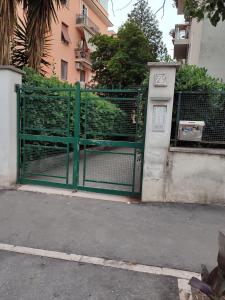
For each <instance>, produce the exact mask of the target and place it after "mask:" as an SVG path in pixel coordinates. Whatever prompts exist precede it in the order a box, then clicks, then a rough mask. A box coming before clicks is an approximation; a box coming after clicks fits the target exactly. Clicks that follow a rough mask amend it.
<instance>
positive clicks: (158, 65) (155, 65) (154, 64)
mask: <svg viewBox="0 0 225 300" xmlns="http://www.w3.org/2000/svg"><path fill="white" fill-rule="evenodd" d="M180 66H181V63H177V62H176V63H175V62H172V63H168V62H149V63H148V67H150V68H168V67H169V68H170V67H173V68H174V67H175V68H176V69H179V68H180Z"/></svg>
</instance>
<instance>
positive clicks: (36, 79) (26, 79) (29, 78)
mask: <svg viewBox="0 0 225 300" xmlns="http://www.w3.org/2000/svg"><path fill="white" fill-rule="evenodd" d="M23 71H24V72H25V73H26V74H25V75H24V76H23V84H24V85H27V86H34V87H46V88H67V87H68V88H72V87H73V85H72V84H70V83H68V82H66V81H65V82H63V81H61V80H59V79H58V78H57V77H54V76H52V77H50V78H47V77H44V76H42V75H41V74H39V73H37V72H35V71H34V70H33V69H31V68H28V67H25V68H23Z"/></svg>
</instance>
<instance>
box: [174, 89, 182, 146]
mask: <svg viewBox="0 0 225 300" xmlns="http://www.w3.org/2000/svg"><path fill="white" fill-rule="evenodd" d="M181 96H182V92H179V96H178V105H177V117H176V131H175V143H174V144H175V147H176V146H177V136H178V130H179V122H180V108H181Z"/></svg>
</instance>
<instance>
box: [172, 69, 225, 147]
mask: <svg viewBox="0 0 225 300" xmlns="http://www.w3.org/2000/svg"><path fill="white" fill-rule="evenodd" d="M175 90H176V91H177V92H178V91H181V92H186V94H183V95H181V97H182V101H181V110H180V118H181V119H182V120H192V121H195V120H204V121H205V124H206V126H205V128H204V132H203V141H204V142H207V141H208V142H221V141H224V140H225V125H224V121H223V119H224V112H225V95H224V91H225V84H224V83H223V82H222V81H220V80H219V79H217V78H214V77H212V76H210V75H209V74H208V73H207V70H206V69H205V68H200V67H197V66H194V65H184V66H182V67H181V68H180V70H179V71H178V72H177V76H176V86H175ZM188 92H192V93H190V94H189V93H188ZM195 92H196V93H195ZM222 92H223V93H222ZM177 106H178V95H176V96H175V101H174V109H173V124H172V138H173V137H174V136H175V134H176V132H175V130H176V114H177ZM180 145H183V143H182V142H180ZM184 145H189V146H193V145H195V146H199V145H198V144H196V143H192V142H189V143H187V142H185V144H184ZM206 146H207V147H209V145H208V144H206ZM211 146H212V147H214V146H215V145H213V144H211ZM217 147H218V145H217Z"/></svg>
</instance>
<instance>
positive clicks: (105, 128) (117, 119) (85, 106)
mask: <svg viewBox="0 0 225 300" xmlns="http://www.w3.org/2000/svg"><path fill="white" fill-rule="evenodd" d="M85 115H86V124H87V127H86V130H87V131H88V132H98V133H103V135H102V136H101V135H99V134H98V135H97V136H96V135H95V134H91V135H89V138H98V139H99V138H103V137H104V138H106V136H107V133H117V132H119V131H118V130H119V126H118V125H119V124H121V122H124V119H127V113H126V112H125V111H124V110H121V109H120V107H119V105H117V104H115V103H112V102H110V100H107V99H101V98H100V97H99V96H97V95H95V94H93V93H91V92H90V93H89V92H88V93H84V94H83V95H82V98H81V127H82V128H81V132H83V133H84V132H85V130H84V124H85ZM104 133H106V134H104Z"/></svg>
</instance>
